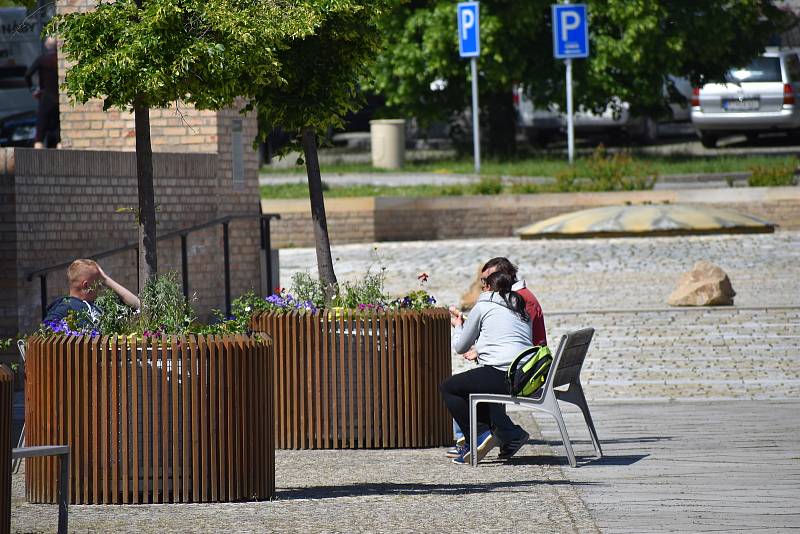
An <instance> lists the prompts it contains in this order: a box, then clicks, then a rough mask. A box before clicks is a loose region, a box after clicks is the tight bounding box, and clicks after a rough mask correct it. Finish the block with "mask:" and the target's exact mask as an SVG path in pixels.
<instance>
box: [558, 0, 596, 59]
mask: <svg viewBox="0 0 800 534" xmlns="http://www.w3.org/2000/svg"><path fill="white" fill-rule="evenodd" d="M552 11H553V56H555V57H556V58H557V59H566V58H573V57H588V56H589V21H588V20H587V19H586V6H585V5H584V4H554V5H553V6H552Z"/></svg>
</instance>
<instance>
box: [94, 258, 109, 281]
mask: <svg viewBox="0 0 800 534" xmlns="http://www.w3.org/2000/svg"><path fill="white" fill-rule="evenodd" d="M97 273H98V274H99V275H100V280H102V281H103V283H105V281H106V280H108V275H107V274H106V272H105V271H104V270H103V268H102V267H100V264H99V263H98V264H97Z"/></svg>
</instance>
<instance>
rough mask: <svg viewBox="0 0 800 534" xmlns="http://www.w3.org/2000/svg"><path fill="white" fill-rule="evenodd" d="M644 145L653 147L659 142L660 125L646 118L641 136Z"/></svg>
mask: <svg viewBox="0 0 800 534" xmlns="http://www.w3.org/2000/svg"><path fill="white" fill-rule="evenodd" d="M640 138H641V140H642V143H644V144H646V145H652V144H654V143H655V142H657V141H658V123H657V122H656V121H655V120H653V119H651V118H650V117H646V118H645V119H644V121H643V122H642V133H641V136H640Z"/></svg>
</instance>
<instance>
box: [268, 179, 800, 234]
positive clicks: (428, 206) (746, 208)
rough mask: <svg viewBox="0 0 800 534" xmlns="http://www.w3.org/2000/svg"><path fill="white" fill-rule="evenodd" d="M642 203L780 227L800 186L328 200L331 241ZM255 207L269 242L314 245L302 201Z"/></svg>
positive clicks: (793, 214)
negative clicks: (715, 211)
mask: <svg viewBox="0 0 800 534" xmlns="http://www.w3.org/2000/svg"><path fill="white" fill-rule="evenodd" d="M643 202H653V203H661V202H671V203H673V204H674V203H685V204H701V205H702V204H707V205H711V206H714V207H718V208H729V209H732V210H735V211H738V212H741V213H746V214H749V215H752V216H755V217H759V218H762V219H765V220H768V221H771V222H774V223H776V224H778V225H779V227H780V228H782V229H793V230H796V229H800V188H797V187H785V188H736V189H714V190H699V189H698V190H684V191H637V192H621V193H554V194H541V195H504V196H494V197H492V196H465V197H444V198H380V197H379V198H369V199H363V198H359V199H328V200H326V201H325V206H326V212H327V220H328V230H329V232H330V236H331V242H332V243H333V244H345V243H365V242H375V241H418V240H436V239H458V238H471V237H506V236H511V235H513V232H514V230H515V229H517V228H520V227H522V226H525V225H528V224H532V223H535V222H537V221H541V220H544V219H547V218H550V217H554V216H556V215H560V214H562V213H567V212H570V211H575V210H579V209H585V208H592V207H597V206H609V205H615V204H625V203H633V204H639V203H643ZM262 210H263V211H264V212H269V213H279V214H280V215H281V219H280V220H278V221H273V223H272V243H273V247H275V248H282V247H309V246H313V245H314V234H313V231H312V226H311V213H310V207H309V202H308V201H307V200H262Z"/></svg>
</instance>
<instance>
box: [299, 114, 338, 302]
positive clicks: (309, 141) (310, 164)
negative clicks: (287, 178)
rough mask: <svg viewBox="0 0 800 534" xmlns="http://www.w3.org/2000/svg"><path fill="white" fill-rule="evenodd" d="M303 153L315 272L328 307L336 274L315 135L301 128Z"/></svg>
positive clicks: (332, 294)
mask: <svg viewBox="0 0 800 534" xmlns="http://www.w3.org/2000/svg"><path fill="white" fill-rule="evenodd" d="M302 136H303V153H304V155H305V159H306V172H307V174H308V195H309V198H310V200H311V220H312V221H313V224H314V241H315V243H316V247H317V270H318V271H319V279H320V281H321V282H322V284H323V286H324V287H325V303H326V305H330V303H331V300H332V299H333V297H334V296H335V294H336V285H337V282H336V273H334V272H333V258H331V242H330V239H329V238H328V221H327V218H326V217H325V200H324V199H323V197H322V176H321V175H320V172H319V158H318V157H317V134H316V132H315V131H314V129H313V128H303V131H302Z"/></svg>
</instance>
